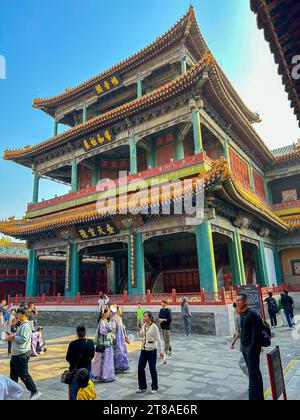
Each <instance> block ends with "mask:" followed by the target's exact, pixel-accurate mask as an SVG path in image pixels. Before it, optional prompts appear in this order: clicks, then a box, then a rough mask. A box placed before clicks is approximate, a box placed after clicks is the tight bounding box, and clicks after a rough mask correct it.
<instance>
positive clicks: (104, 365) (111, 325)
mask: <svg viewBox="0 0 300 420" xmlns="http://www.w3.org/2000/svg"><path fill="white" fill-rule="evenodd" d="M109 316H110V310H109V308H105V309H104V310H103V312H102V313H101V314H100V317H99V324H98V327H97V333H96V337H95V344H96V354H95V357H94V359H93V362H92V375H93V378H94V379H96V380H97V381H101V382H113V381H115V379H116V378H115V365H114V350H113V342H114V339H115V322H113V321H112V322H110V321H109Z"/></svg>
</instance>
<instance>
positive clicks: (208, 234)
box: [195, 222, 218, 292]
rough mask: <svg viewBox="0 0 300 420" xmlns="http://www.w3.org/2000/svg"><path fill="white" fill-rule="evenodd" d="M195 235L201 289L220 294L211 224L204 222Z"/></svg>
mask: <svg viewBox="0 0 300 420" xmlns="http://www.w3.org/2000/svg"><path fill="white" fill-rule="evenodd" d="M195 233H196V243H197V254H198V267H199V276H200V287H201V288H204V289H205V292H218V283H217V274H216V263H215V254H214V246H213V237H212V230H211V224H210V222H203V223H201V225H198V226H196V228H195Z"/></svg>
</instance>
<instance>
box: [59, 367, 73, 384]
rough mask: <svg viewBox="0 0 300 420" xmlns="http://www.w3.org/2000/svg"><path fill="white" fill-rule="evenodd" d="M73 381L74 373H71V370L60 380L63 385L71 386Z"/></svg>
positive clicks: (64, 373)
mask: <svg viewBox="0 0 300 420" xmlns="http://www.w3.org/2000/svg"><path fill="white" fill-rule="evenodd" d="M72 380H73V372H71V371H70V370H69V369H68V370H65V371H64V372H63V373H62V375H61V378H60V382H62V383H63V384H67V385H70V384H71V383H72Z"/></svg>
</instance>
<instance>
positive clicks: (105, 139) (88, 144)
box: [82, 129, 113, 152]
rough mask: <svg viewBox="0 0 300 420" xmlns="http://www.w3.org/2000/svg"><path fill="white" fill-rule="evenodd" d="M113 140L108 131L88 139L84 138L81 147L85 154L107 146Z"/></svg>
mask: <svg viewBox="0 0 300 420" xmlns="http://www.w3.org/2000/svg"><path fill="white" fill-rule="evenodd" d="M112 140H113V134H112V132H111V131H110V130H109V129H106V130H102V131H99V132H96V133H94V134H92V135H90V136H88V137H85V138H84V139H83V142H82V146H83V148H84V150H85V151H86V152H88V151H89V150H93V149H96V148H97V147H100V146H102V145H104V144H108V143H110V142H111V141H112Z"/></svg>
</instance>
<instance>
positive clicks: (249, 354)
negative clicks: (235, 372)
mask: <svg viewBox="0 0 300 420" xmlns="http://www.w3.org/2000/svg"><path fill="white" fill-rule="evenodd" d="M242 352H243V356H244V359H245V361H246V364H247V368H248V372H249V400H250V401H261V400H264V387H263V380H262V375H261V371H260V368H259V364H260V348H258V347H253V346H243V348H242Z"/></svg>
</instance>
